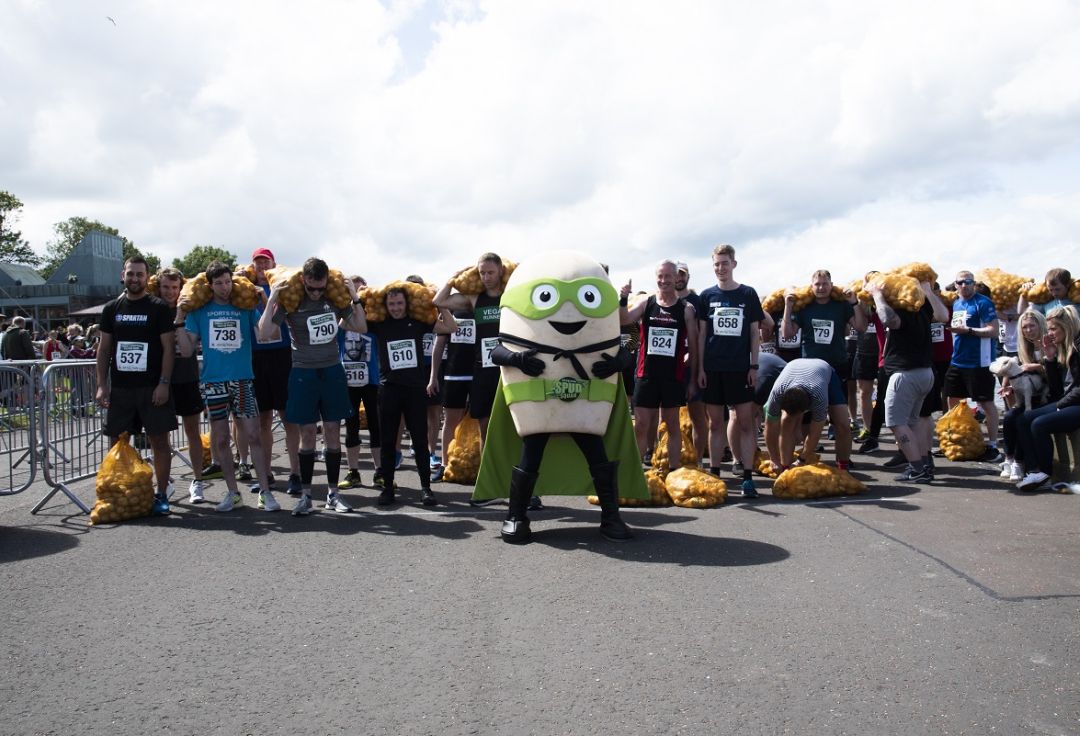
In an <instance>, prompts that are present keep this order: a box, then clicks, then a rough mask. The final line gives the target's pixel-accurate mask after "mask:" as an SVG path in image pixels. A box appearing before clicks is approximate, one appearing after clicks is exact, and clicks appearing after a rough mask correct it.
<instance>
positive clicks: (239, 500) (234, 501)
mask: <svg viewBox="0 0 1080 736" xmlns="http://www.w3.org/2000/svg"><path fill="white" fill-rule="evenodd" d="M225 493H226V494H227V495H226V496H225V500H224V501H222V502H221V503H219V504H218V505H217V506H215V507H214V508H215V509H216V510H217V511H232V510H233V509H235V508H238V507H240V506H243V505H244V496H243V495H242V494H241V493H240V491H236V492H233V491H229V490H226V491H225Z"/></svg>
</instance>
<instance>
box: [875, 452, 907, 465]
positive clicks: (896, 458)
mask: <svg viewBox="0 0 1080 736" xmlns="http://www.w3.org/2000/svg"><path fill="white" fill-rule="evenodd" d="M905 463H907V458H906V457H904V453H902V452H897V453H896V454H895V455H893V456H892V457H890V458H889V459H888V460H886V461H885V462H884V463H882V464H881V466H882V467H883V468H899V467H900V466H902V465H904V464H905Z"/></svg>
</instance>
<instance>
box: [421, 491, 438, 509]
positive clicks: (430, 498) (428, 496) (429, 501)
mask: <svg viewBox="0 0 1080 736" xmlns="http://www.w3.org/2000/svg"><path fill="white" fill-rule="evenodd" d="M420 503H422V504H424V505H425V506H434V505H435V504H437V503H439V501H438V499H436V498H435V494H434V493H432V492H431V489H430V488H424V489H423V490H422V491H421V492H420Z"/></svg>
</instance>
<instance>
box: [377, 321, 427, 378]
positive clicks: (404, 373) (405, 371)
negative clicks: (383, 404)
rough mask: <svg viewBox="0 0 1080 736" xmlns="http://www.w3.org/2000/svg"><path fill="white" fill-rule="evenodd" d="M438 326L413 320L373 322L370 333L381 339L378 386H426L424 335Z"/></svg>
mask: <svg viewBox="0 0 1080 736" xmlns="http://www.w3.org/2000/svg"><path fill="white" fill-rule="evenodd" d="M434 329H435V325H433V324H432V323H430V322H417V321H416V320H414V319H413V318H412V317H402V318H401V319H394V318H393V317H388V318H387V319H386V321H385V322H371V323H369V324H368V331H369V332H371V333H372V334H373V335H375V336H376V337H378V338H379V383H380V384H382V385H395V386H413V387H417V386H419V387H424V386H427V383H428V373H429V371H430V366H429V365H428V364H426V363H425V362H424V335H426V334H427V333H429V332H432V331H433V330H434Z"/></svg>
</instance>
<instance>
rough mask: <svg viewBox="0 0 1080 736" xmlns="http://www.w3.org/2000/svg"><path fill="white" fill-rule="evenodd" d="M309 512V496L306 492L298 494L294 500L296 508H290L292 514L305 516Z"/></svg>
mask: <svg viewBox="0 0 1080 736" xmlns="http://www.w3.org/2000/svg"><path fill="white" fill-rule="evenodd" d="M310 513H311V496H309V495H307V494H306V493H305V494H303V495H301V496H300V500H299V501H297V502H296V508H294V509H293V510H292V515H293V516H307V515H308V514H310Z"/></svg>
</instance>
